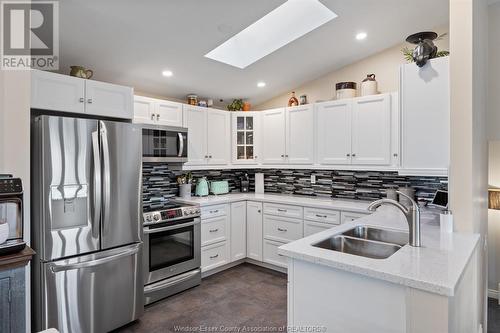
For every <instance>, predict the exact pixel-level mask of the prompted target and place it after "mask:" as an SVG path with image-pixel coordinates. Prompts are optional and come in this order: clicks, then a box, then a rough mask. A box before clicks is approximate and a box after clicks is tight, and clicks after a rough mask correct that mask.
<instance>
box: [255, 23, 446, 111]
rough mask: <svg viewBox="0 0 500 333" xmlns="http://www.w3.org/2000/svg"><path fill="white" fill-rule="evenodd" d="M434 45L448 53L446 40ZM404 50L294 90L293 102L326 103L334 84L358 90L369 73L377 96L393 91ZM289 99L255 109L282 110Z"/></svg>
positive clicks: (397, 48) (367, 60) (396, 48)
mask: <svg viewBox="0 0 500 333" xmlns="http://www.w3.org/2000/svg"><path fill="white" fill-rule="evenodd" d="M435 31H436V32H438V33H439V34H441V33H443V32H446V31H448V29H447V28H440V29H436V30H435ZM436 45H437V46H438V48H439V49H440V50H448V49H449V38H448V36H445V37H444V38H443V39H442V40H439V41H436ZM404 46H410V47H411V44H407V43H402V44H400V45H397V46H394V47H391V48H389V49H387V50H385V51H382V52H380V53H377V54H375V55H373V56H370V57H367V58H365V59H363V60H361V61H358V62H356V63H353V64H351V65H348V66H345V67H343V68H341V69H339V70H336V71H333V72H331V73H328V74H326V75H324V76H322V77H320V78H318V79H315V80H313V81H310V82H308V83H306V84H303V85H301V86H299V87H297V88H295V90H294V91H295V94H296V96H297V98H298V97H299V96H300V95H303V94H306V95H307V98H308V100H309V102H310V103H312V102H316V101H318V100H330V99H333V97H334V94H335V83H336V82H342V81H355V82H357V83H358V90H359V88H360V84H361V81H362V80H363V79H364V78H365V77H366V74H370V73H375V75H376V77H377V81H378V88H379V91H380V92H381V93H387V92H394V91H397V90H398V87H399V66H400V65H401V64H404V63H406V61H405V59H404V58H403V54H402V53H401V49H402V48H403V47H404ZM289 98H290V95H289V92H286V93H284V94H280V95H279V96H276V97H274V98H272V99H271V100H269V101H266V102H264V103H262V104H260V105H257V106H256V107H255V109H256V110H265V109H271V108H276V107H283V106H286V105H287V102H288V99H289Z"/></svg>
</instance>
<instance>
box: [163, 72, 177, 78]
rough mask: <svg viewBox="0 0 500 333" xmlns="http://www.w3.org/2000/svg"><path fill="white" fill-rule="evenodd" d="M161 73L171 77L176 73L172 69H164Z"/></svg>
mask: <svg viewBox="0 0 500 333" xmlns="http://www.w3.org/2000/svg"><path fill="white" fill-rule="evenodd" d="M161 74H162V75H163V76H166V77H171V76H172V75H174V73H172V71H163V72H161Z"/></svg>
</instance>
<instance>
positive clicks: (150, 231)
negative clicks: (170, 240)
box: [144, 221, 200, 234]
mask: <svg viewBox="0 0 500 333" xmlns="http://www.w3.org/2000/svg"><path fill="white" fill-rule="evenodd" d="M199 223H200V221H193V222H188V223H183V224H176V225H169V226H168V227H163V228H149V227H146V228H144V233H145V234H154V233H157V232H162V231H168V230H175V229H180V228H184V227H190V226H193V225H196V224H199Z"/></svg>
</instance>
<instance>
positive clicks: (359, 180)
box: [142, 163, 448, 210]
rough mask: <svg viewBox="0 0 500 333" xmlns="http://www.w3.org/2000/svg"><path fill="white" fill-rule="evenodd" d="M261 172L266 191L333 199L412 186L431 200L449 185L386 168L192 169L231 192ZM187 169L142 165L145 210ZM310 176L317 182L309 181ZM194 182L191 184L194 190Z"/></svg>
mask: <svg viewBox="0 0 500 333" xmlns="http://www.w3.org/2000/svg"><path fill="white" fill-rule="evenodd" d="M256 172H262V173H264V190H265V192H267V193H283V194H296V195H306V196H322V197H333V198H346V199H359V200H375V199H379V198H382V197H385V191H386V190H387V189H389V188H395V189H397V188H398V187H401V186H409V187H413V188H414V189H415V191H416V196H417V198H418V200H426V201H430V200H431V199H432V197H433V196H434V192H435V191H436V190H437V189H444V190H446V189H447V188H448V178H446V177H423V176H422V177H420V176H400V175H398V173H397V172H389V171H338V170H277V169H263V170H200V171H191V173H192V174H193V178H194V179H197V178H201V177H207V179H208V180H227V181H228V182H229V191H230V192H239V189H240V178H241V177H242V176H244V175H245V173H248V175H249V177H250V191H254V189H255V179H254V174H255V173H256ZM184 173H186V171H177V170H170V169H169V168H168V165H166V164H162V163H144V164H143V194H142V199H143V206H144V210H152V209H158V208H161V207H163V205H165V204H166V203H167V202H168V200H169V199H170V198H171V197H174V196H176V195H177V194H178V186H177V182H176V178H177V176H178V175H181V174H184ZM311 175H315V176H316V183H315V184H311ZM194 188H195V185H193V192H194Z"/></svg>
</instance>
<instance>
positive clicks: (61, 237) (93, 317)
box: [31, 115, 144, 333]
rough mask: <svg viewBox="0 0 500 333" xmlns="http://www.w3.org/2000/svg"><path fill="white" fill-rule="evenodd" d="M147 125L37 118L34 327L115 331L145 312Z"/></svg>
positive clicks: (34, 148) (34, 127)
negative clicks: (142, 216)
mask: <svg viewBox="0 0 500 333" xmlns="http://www.w3.org/2000/svg"><path fill="white" fill-rule="evenodd" d="M141 147H142V140H141V130H140V128H139V127H135V126H134V125H132V124H130V123H121V122H113V121H104V120H93V119H81V118H71V117H59V116H46V115H43V116H38V117H35V118H33V120H32V148H31V149H32V183H33V186H32V208H33V209H32V219H31V226H32V245H33V246H34V248H35V250H36V252H37V255H36V258H35V261H34V262H33V272H34V274H33V281H32V284H33V291H32V293H33V302H32V307H33V309H32V311H33V315H34V318H33V319H34V320H33V327H34V330H35V331H38V330H42V329H47V328H57V329H58V330H59V331H60V332H68V333H78V332H82V333H92V332H108V331H110V330H113V329H115V328H117V327H120V326H122V325H125V324H127V323H128V322H130V321H133V320H135V319H137V318H138V317H139V316H140V315H141V314H142V312H143V309H144V306H143V280H142V276H143V275H142V265H141V258H142V241H141V237H142V224H141V223H140V221H141V220H140V202H141V200H140V189H141V155H142V152H141V149H142V148H141Z"/></svg>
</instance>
